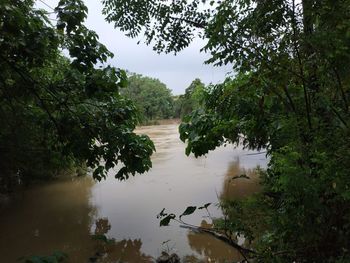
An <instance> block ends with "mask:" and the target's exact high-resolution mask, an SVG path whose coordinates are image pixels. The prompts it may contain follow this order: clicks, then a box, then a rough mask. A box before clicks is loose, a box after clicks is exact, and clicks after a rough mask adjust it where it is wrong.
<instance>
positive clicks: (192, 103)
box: [174, 78, 205, 118]
mask: <svg viewBox="0 0 350 263" xmlns="http://www.w3.org/2000/svg"><path fill="white" fill-rule="evenodd" d="M204 94H205V86H204V84H203V83H202V81H201V80H200V79H198V78H197V79H195V80H193V81H192V83H191V84H190V86H188V88H186V90H185V94H184V95H180V96H178V97H177V98H176V100H175V106H174V111H175V112H174V114H175V116H176V117H181V118H182V117H184V116H186V115H188V114H189V113H191V112H192V111H194V110H197V109H200V108H201V107H202V102H203V99H204Z"/></svg>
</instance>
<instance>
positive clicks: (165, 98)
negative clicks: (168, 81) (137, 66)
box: [122, 74, 173, 121]
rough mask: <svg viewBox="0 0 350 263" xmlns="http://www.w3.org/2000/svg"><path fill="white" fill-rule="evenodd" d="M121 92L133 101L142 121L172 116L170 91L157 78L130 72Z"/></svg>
mask: <svg viewBox="0 0 350 263" xmlns="http://www.w3.org/2000/svg"><path fill="white" fill-rule="evenodd" d="M122 94H123V95H125V96H126V97H127V98H129V99H131V100H133V101H134V102H135V104H136V106H137V108H138V110H139V112H140V114H141V120H142V121H147V120H154V119H168V118H170V117H172V116H173V99H172V95H171V91H170V90H169V89H168V88H167V87H166V85H165V84H164V83H162V82H160V81H159V80H158V79H153V78H149V77H144V76H142V75H139V74H132V75H131V76H130V77H129V79H128V87H127V88H126V89H123V91H122Z"/></svg>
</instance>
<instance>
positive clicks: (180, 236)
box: [0, 123, 266, 263]
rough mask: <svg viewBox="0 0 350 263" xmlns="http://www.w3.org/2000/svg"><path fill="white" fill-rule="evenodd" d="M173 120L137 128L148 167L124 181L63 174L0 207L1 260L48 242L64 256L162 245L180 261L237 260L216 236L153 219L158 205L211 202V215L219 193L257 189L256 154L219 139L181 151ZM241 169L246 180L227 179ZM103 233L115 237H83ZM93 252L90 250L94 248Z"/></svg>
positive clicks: (128, 258) (137, 258) (141, 252)
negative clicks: (205, 150)
mask: <svg viewBox="0 0 350 263" xmlns="http://www.w3.org/2000/svg"><path fill="white" fill-rule="evenodd" d="M177 126H178V125H177V124H175V123H174V124H167V125H158V126H146V127H140V128H138V130H137V132H138V133H144V134H147V135H149V136H150V137H151V139H152V140H153V141H154V142H155V145H156V148H157V152H156V153H155V154H154V155H153V157H152V161H153V168H152V169H151V170H150V171H149V172H148V173H146V174H143V175H137V176H135V177H132V178H130V179H129V180H127V181H123V182H120V181H116V180H115V179H114V174H115V173H116V171H111V172H110V176H109V177H108V178H107V180H105V181H102V182H100V183H95V182H93V180H92V179H91V178H89V177H86V178H74V179H65V180H59V181H55V182H50V183H46V184H44V185H37V186H35V187H32V188H30V189H28V190H26V191H25V192H24V193H23V194H21V196H20V197H19V198H17V199H16V200H15V201H13V202H12V203H11V204H10V205H9V206H8V207H6V208H5V209H3V210H2V211H1V212H0V213H1V214H0V216H1V217H0V233H1V235H0V253H1V258H2V260H3V262H16V259H17V258H19V257H21V256H29V255H47V254H50V253H52V252H53V251H55V250H59V251H63V252H65V253H67V254H68V255H69V262H77V263H79V262H89V258H94V257H96V255H97V258H98V260H99V262H154V260H155V258H157V257H158V256H159V255H160V254H161V252H162V251H167V252H170V253H173V252H174V253H177V254H178V255H179V256H180V257H181V258H182V259H183V261H184V262H225V260H228V259H229V260H231V262H232V261H234V260H239V259H241V258H240V255H239V253H238V252H237V251H236V250H234V249H233V248H231V247H229V246H228V245H226V244H225V243H223V242H222V241H220V240H217V239H215V238H213V237H212V236H210V235H207V234H200V233H196V232H193V231H190V230H188V229H185V228H181V227H179V225H178V224H177V223H175V222H173V223H171V225H170V226H169V227H159V219H157V218H156V215H157V214H158V213H159V212H160V211H161V210H162V209H163V208H166V211H168V212H172V213H175V214H181V213H182V212H183V211H184V209H185V208H186V207H187V206H189V205H195V206H201V205H203V204H205V203H209V202H210V203H212V204H213V205H211V206H210V212H211V216H212V217H219V216H220V215H221V211H220V209H218V208H217V207H216V206H215V205H214V204H215V203H218V199H220V198H242V197H245V196H247V195H249V194H252V193H254V192H257V191H259V185H258V180H257V177H256V175H255V173H254V168H256V166H258V165H259V166H260V167H265V166H266V158H265V155H264V154H256V152H254V151H246V150H243V149H240V148H239V149H234V148H233V147H232V146H227V147H221V148H219V149H217V150H215V151H214V152H212V153H210V154H208V155H207V156H206V157H202V158H198V159H196V158H194V157H193V156H190V157H186V156H185V154H184V148H185V145H184V144H183V143H182V142H181V141H180V140H179V139H178V131H177ZM240 174H247V175H248V176H249V177H251V179H250V180H247V179H238V180H230V178H232V177H233V176H237V175H240ZM184 221H186V222H188V223H191V224H196V225H200V224H205V223H210V222H211V220H210V218H209V217H208V215H207V214H206V213H205V212H204V211H200V212H196V213H194V214H193V215H191V216H188V217H186V218H184ZM94 234H96V235H101V234H104V235H106V236H107V237H108V238H114V239H115V243H113V244H112V243H111V244H108V245H103V244H102V243H101V242H100V241H96V240H94V239H92V238H91V236H92V235H94ZM96 253H97V254H96Z"/></svg>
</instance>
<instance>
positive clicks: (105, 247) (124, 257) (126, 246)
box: [90, 218, 153, 263]
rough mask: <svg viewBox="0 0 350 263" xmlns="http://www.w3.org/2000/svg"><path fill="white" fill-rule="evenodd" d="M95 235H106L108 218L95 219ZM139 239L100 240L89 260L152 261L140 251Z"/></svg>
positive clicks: (140, 243) (104, 261) (106, 261)
mask: <svg viewBox="0 0 350 263" xmlns="http://www.w3.org/2000/svg"><path fill="white" fill-rule="evenodd" d="M95 227H96V228H95V235H96V236H104V237H106V236H107V235H108V231H109V230H110V229H111V225H110V224H109V221H108V218H100V219H98V220H97V221H96V225H95ZM141 246H142V242H141V239H135V240H131V239H124V240H121V241H115V240H114V239H112V240H100V241H98V242H97V245H96V248H95V251H96V253H95V255H94V256H93V257H90V260H91V261H93V260H99V262H103V263H115V262H153V259H152V257H151V256H147V255H145V254H144V253H142V252H141Z"/></svg>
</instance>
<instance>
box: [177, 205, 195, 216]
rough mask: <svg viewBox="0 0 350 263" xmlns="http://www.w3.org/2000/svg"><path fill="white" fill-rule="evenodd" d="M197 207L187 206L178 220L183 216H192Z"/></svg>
mask: <svg viewBox="0 0 350 263" xmlns="http://www.w3.org/2000/svg"><path fill="white" fill-rule="evenodd" d="M196 209H197V207H196V206H188V207H187V208H186V210H185V211H184V212H183V213H182V214H181V215H180V219H181V217H183V216H187V215H191V214H193V212H194V211H196Z"/></svg>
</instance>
